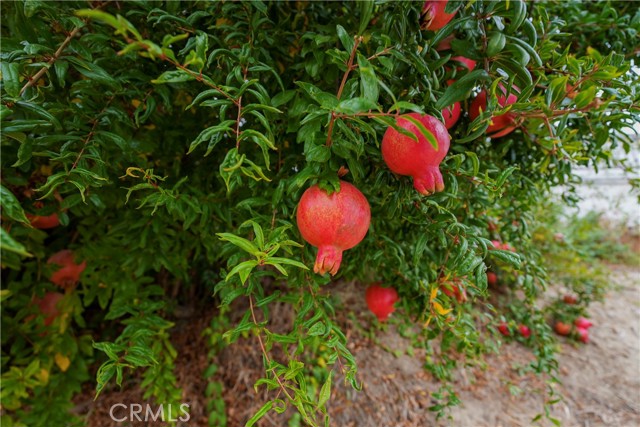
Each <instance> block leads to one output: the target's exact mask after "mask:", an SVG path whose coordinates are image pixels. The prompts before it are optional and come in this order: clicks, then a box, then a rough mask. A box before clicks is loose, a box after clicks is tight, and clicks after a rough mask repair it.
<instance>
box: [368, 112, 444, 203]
mask: <svg viewBox="0 0 640 427" xmlns="http://www.w3.org/2000/svg"><path fill="white" fill-rule="evenodd" d="M407 116H409V117H411V118H413V119H415V120H418V121H420V123H422V125H423V126H424V127H425V128H426V129H427V130H428V131H429V132H431V133H432V134H433V136H434V137H435V139H436V141H437V142H438V150H437V151H436V150H435V149H434V148H433V146H432V145H431V144H430V143H429V141H427V139H426V138H425V137H424V135H422V133H421V132H420V130H419V129H418V127H417V126H416V125H414V124H413V123H412V122H410V121H409V120H407V119H405V117H407ZM397 123H398V126H400V127H402V128H403V129H406V130H408V131H409V132H411V133H413V134H414V135H416V136H417V138H418V142H416V141H415V140H413V139H411V138H410V137H408V136H406V135H403V134H401V133H400V132H398V131H396V130H395V129H394V128H392V127H389V128H388V129H387V131H386V132H385V134H384V136H383V137H382V146H381V148H382V158H383V159H384V161H385V163H386V164H387V166H388V167H389V169H391V170H392V171H393V172H395V173H397V174H399V175H410V176H412V177H413V186H414V187H415V189H416V190H418V192H419V193H420V194H425V195H429V194H432V193H435V192H437V191H442V190H444V182H443V180H442V174H441V173H440V168H439V166H440V162H442V160H443V159H444V156H446V155H447V152H448V151H449V141H450V137H449V133H448V132H447V128H446V127H445V126H444V125H443V124H442V122H440V121H439V120H438V119H436V118H435V117H432V116H429V115H426V114H425V115H420V114H418V113H410V114H407V115H404V116H400V117H399V118H398V121H397Z"/></svg>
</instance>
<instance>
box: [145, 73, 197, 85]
mask: <svg viewBox="0 0 640 427" xmlns="http://www.w3.org/2000/svg"><path fill="white" fill-rule="evenodd" d="M195 79H196V78H195V76H193V75H192V74H189V73H187V72H186V71H184V70H173V71H165V72H164V73H162V74H160V76H159V77H158V78H157V79H154V80H151V83H156V84H161V83H184V82H189V81H191V80H195Z"/></svg>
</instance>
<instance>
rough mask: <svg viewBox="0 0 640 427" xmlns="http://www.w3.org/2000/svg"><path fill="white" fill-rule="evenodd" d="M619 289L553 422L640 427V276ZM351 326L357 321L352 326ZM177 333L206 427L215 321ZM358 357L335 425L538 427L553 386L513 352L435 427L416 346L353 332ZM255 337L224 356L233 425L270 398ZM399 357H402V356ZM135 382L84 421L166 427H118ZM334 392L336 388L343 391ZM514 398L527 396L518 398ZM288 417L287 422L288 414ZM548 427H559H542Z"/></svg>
mask: <svg viewBox="0 0 640 427" xmlns="http://www.w3.org/2000/svg"><path fill="white" fill-rule="evenodd" d="M611 281H612V284H613V286H612V289H611V291H610V292H609V294H608V295H607V298H606V300H605V302H604V303H602V304H594V305H592V307H591V308H590V312H589V314H590V317H591V320H592V321H593V322H594V324H595V326H594V327H593V328H592V329H591V330H590V339H591V341H590V342H589V344H587V345H577V344H575V343H574V342H572V341H568V340H562V341H561V344H560V346H561V349H560V358H559V362H560V379H561V381H562V384H561V385H558V389H559V391H560V392H561V393H562V394H563V396H564V400H563V401H562V402H559V403H558V404H556V405H555V406H554V407H553V409H552V413H551V415H552V416H553V417H555V418H557V419H559V420H560V421H561V422H562V425H563V426H567V427H578V426H580V427H592V426H603V427H604V426H606V427H637V426H640V267H639V266H636V267H629V266H612V267H611ZM341 288H342V289H341V290H339V292H340V293H341V294H340V297H341V299H342V300H343V303H344V305H345V307H349V308H351V309H352V310H353V312H354V313H362V314H357V315H356V317H357V318H358V319H360V318H366V308H365V307H364V306H363V303H362V301H361V298H359V296H358V295H356V293H355V292H353V293H352V292H349V291H348V290H347V291H344V289H355V287H354V286H353V285H350V286H342V287H341ZM275 310H282V312H280V313H278V312H276V313H273V312H272V317H276V318H279V319H282V320H281V321H282V322H283V325H282V326H284V327H286V323H288V322H289V321H290V318H291V313H287V312H286V306H282V307H276V308H275ZM345 322H346V324H347V325H348V324H349V322H350V321H349V320H345ZM195 323H196V324H193V323H191V324H190V325H184V326H178V329H179V330H177V331H176V335H175V336H176V340H177V341H178V342H174V344H175V346H176V348H177V349H178V351H179V353H180V355H179V357H178V359H179V360H180V361H181V363H176V371H177V372H176V376H177V378H178V383H179V384H180V385H181V386H182V387H183V397H184V398H183V402H186V403H190V405H191V408H190V409H191V411H190V412H191V414H192V418H191V420H190V421H189V422H188V423H185V424H180V423H178V426H181V427H206V426H207V410H206V407H205V399H204V390H205V388H206V386H207V381H206V380H205V379H204V378H202V372H203V371H204V370H205V369H206V367H207V366H208V362H207V358H206V352H204V351H203V349H205V348H206V344H205V342H204V338H203V337H202V336H200V334H199V331H201V330H202V329H203V328H204V327H205V326H206V325H207V324H208V319H206V318H200V319H198V320H197V321H196V322H195ZM347 335H348V336H349V343H350V344H349V346H350V350H351V351H352V352H353V354H354V356H355V358H356V360H357V361H358V369H359V371H358V379H359V380H360V381H361V382H362V383H363V390H362V391H360V392H356V391H354V390H352V389H351V388H350V387H347V386H344V385H341V384H338V385H337V387H336V390H334V392H333V394H332V398H331V403H330V406H329V411H330V414H331V416H332V423H331V425H332V426H338V427H352V426H353V427H414V426H415V427H426V426H448V425H451V426H457V427H483V426H487V427H518V426H530V425H533V423H532V422H531V420H532V419H533V418H534V417H535V416H536V415H537V414H539V413H540V412H541V411H542V410H543V405H542V403H543V401H544V399H545V398H546V391H545V387H546V386H545V383H544V381H542V379H541V378H539V377H536V376H535V375H533V374H526V375H524V376H522V375H520V374H519V372H518V371H519V368H521V367H523V366H525V365H527V363H529V362H530V361H532V360H533V356H532V354H531V352H530V351H529V350H528V349H526V348H525V347H523V346H521V345H520V344H518V343H511V344H507V345H504V346H503V347H502V348H501V350H500V353H499V354H497V355H491V356H489V357H488V358H487V360H486V362H487V365H486V366H485V368H484V369H480V368H477V369H472V370H463V369H460V370H459V371H458V372H457V379H456V383H455V385H454V387H455V389H456V390H457V391H458V393H459V397H460V399H461V401H462V404H461V405H460V406H458V407H454V408H453V409H452V410H451V412H450V413H449V415H450V417H451V418H449V419H447V418H444V419H441V420H436V418H435V415H434V413H432V412H430V411H429V409H428V408H429V407H430V406H431V405H433V404H434V402H433V401H432V399H431V397H430V393H432V392H434V391H436V390H437V389H438V387H439V384H438V382H437V381H435V380H434V379H433V378H432V377H431V376H430V375H429V374H428V373H427V372H425V370H424V369H423V368H422V362H421V360H422V359H421V356H422V354H420V352H418V351H416V352H415V354H413V356H409V355H407V354H406V352H404V351H402V350H404V349H406V348H407V345H408V342H407V341H406V340H404V339H403V338H402V337H400V336H399V335H398V334H397V333H396V331H395V330H393V328H389V330H388V331H387V332H385V333H383V334H382V335H379V337H378V338H379V341H380V343H381V344H383V345H384V346H386V347H388V348H392V349H395V350H401V351H400V352H396V355H394V354H392V353H390V352H388V351H385V350H383V349H382V348H381V346H379V345H375V344H374V343H372V342H371V341H370V339H369V338H367V337H366V336H364V334H363V333H361V332H360V331H359V330H358V329H357V328H352V329H350V330H347ZM253 339H254V338H248V339H247V340H240V341H239V342H238V343H237V344H235V345H233V346H231V347H230V348H229V349H226V350H224V351H223V352H222V353H221V354H220V355H219V356H218V365H219V371H218V373H217V378H218V379H219V380H221V381H223V382H224V384H225V390H224V396H223V397H224V400H225V404H226V408H227V416H228V426H229V427H239V426H243V425H244V423H245V422H246V421H247V419H248V418H249V417H250V416H251V415H252V414H253V413H255V411H257V410H258V409H259V408H260V406H261V405H262V403H264V401H265V398H266V396H265V395H264V394H263V393H262V392H261V393H258V394H256V392H255V391H254V389H253V383H254V381H255V380H256V379H257V378H258V375H259V374H260V372H261V370H262V359H261V354H260V353H259V350H258V348H257V347H258V346H257V345H255V343H254V342H252V340H253ZM398 353H400V354H398ZM135 383H136V380H135V379H132V380H131V381H130V382H129V383H127V384H124V387H123V389H122V390H117V389H113V390H110V391H106V392H105V393H103V394H102V395H101V396H100V397H99V399H97V400H96V401H92V400H91V398H92V394H91V391H90V390H87V394H86V395H84V397H79V398H78V399H77V404H78V406H77V407H76V409H77V412H78V413H80V414H86V416H87V425H88V426H89V427H107V426H108V427H115V426H118V427H120V426H122V427H127V426H143V425H145V426H153V427H155V426H161V425H162V423H132V424H128V423H115V422H114V421H112V420H111V419H110V418H109V415H108V410H109V408H110V406H111V405H112V404H114V403H118V402H125V403H127V402H128V403H133V402H136V403H144V402H145V401H144V399H142V393H141V392H140V391H139V389H138V388H137V387H136V386H135ZM334 384H335V382H334ZM510 390H520V392H519V393H516V395H512V394H511V393H510ZM284 415H286V413H285V414H284ZM541 424H542V425H551V423H550V422H549V421H546V422H545V421H542V422H541ZM258 425H260V426H278V427H284V426H286V425H287V421H286V418H285V417H284V416H278V415H276V414H275V413H269V414H268V416H267V417H265V418H264V419H263V421H261V422H260V423H259V424H258Z"/></svg>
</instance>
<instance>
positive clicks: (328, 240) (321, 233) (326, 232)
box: [296, 181, 371, 276]
mask: <svg viewBox="0 0 640 427" xmlns="http://www.w3.org/2000/svg"><path fill="white" fill-rule="evenodd" d="M296 220H297V223H298V228H299V229H300V234H302V237H303V238H304V240H306V241H307V242H309V243H311V244H312V245H313V246H316V247H317V248H318V255H317V257H316V262H315V264H314V266H313V271H314V272H316V273H318V274H325V273H327V272H328V273H330V274H331V275H332V276H333V275H335V274H336V273H337V272H338V269H339V268H340V263H341V262H342V252H343V251H345V250H347V249H351V248H353V247H354V246H356V245H357V244H358V243H360V242H361V241H362V239H363V238H364V236H365V235H366V234H367V230H368V229H369V223H370V221H371V209H370V208H369V202H367V199H366V198H365V197H364V195H363V194H362V193H361V192H360V190H358V189H357V188H356V187H355V186H353V185H352V184H350V183H348V182H346V181H340V191H337V192H334V193H332V194H328V193H327V192H326V191H325V190H323V189H321V188H320V187H319V186H318V185H314V186H312V187H310V188H308V189H307V190H306V191H305V192H304V194H303V195H302V197H301V198H300V203H299V204H298V212H297V216H296Z"/></svg>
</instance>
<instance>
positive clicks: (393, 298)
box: [365, 285, 400, 322]
mask: <svg viewBox="0 0 640 427" xmlns="http://www.w3.org/2000/svg"><path fill="white" fill-rule="evenodd" d="M399 299H400V298H398V292H396V290H395V289H393V288H383V287H382V286H380V285H371V286H369V287H368V288H367V291H366V292H365V300H366V301H367V306H368V307H369V310H371V312H372V313H373V314H375V315H376V317H377V318H378V320H379V321H381V322H382V321H385V320H387V319H388V318H389V315H390V314H391V313H393V312H394V311H395V310H396V308H395V307H394V304H395V303H396V302H397V301H398V300H399Z"/></svg>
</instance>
